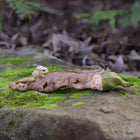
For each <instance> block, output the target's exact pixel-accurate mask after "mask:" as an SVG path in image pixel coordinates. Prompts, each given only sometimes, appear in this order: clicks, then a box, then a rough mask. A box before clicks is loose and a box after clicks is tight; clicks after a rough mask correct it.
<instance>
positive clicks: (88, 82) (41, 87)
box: [9, 69, 104, 92]
mask: <svg viewBox="0 0 140 140" xmlns="http://www.w3.org/2000/svg"><path fill="white" fill-rule="evenodd" d="M103 71H104V70H102V69H100V70H87V71H86V70H79V71H76V70H70V71H55V72H48V73H47V74H46V75H45V76H44V77H40V78H37V79H35V78H33V77H30V78H24V79H21V80H19V81H17V82H12V83H10V84H9V87H10V88H12V89H15V90H19V91H29V90H35V91H39V92H51V91H54V90H57V89H60V88H63V87H72V88H75V89H87V88H90V89H98V90H102V88H103V87H102V80H101V76H100V74H101V73H102V72H103Z"/></svg>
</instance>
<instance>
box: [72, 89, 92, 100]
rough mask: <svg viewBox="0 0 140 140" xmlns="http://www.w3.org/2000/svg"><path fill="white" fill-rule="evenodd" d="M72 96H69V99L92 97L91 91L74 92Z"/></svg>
mask: <svg viewBox="0 0 140 140" xmlns="http://www.w3.org/2000/svg"><path fill="white" fill-rule="evenodd" d="M72 93H73V94H72V95H71V96H70V98H79V97H83V96H90V95H92V93H93V91H92V90H75V91H74V92H72Z"/></svg>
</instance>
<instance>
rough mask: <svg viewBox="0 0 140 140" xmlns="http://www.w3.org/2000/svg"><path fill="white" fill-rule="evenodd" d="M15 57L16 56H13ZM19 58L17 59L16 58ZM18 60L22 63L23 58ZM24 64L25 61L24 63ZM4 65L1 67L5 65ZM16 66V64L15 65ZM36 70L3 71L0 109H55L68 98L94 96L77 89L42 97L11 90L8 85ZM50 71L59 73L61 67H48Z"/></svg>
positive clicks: (19, 68) (10, 69) (17, 69)
mask: <svg viewBox="0 0 140 140" xmlns="http://www.w3.org/2000/svg"><path fill="white" fill-rule="evenodd" d="M13 57H14V56H13ZM0 58H2V59H1V60H2V62H6V61H7V58H6V56H4V55H0ZM16 58H17V57H16ZM16 58H8V60H9V61H10V62H13V63H14V60H15V61H16V60H17V59H16ZM18 60H20V61H22V58H20V57H18ZM23 60H24V59H23ZM22 62H23V61H22ZM4 64H5V63H2V64H1V65H4ZM14 64H15V63H14ZM34 69H35V68H23V67H22V66H20V67H18V68H14V67H12V66H11V67H10V66H7V67H5V69H2V70H1V73H0V90H1V91H0V92H1V93H0V108H1V107H3V106H8V107H11V108H13V107H21V108H28V107H33V108H36V107H41V108H48V109H50V108H54V107H57V106H58V105H57V104H56V103H57V102H59V101H63V100H64V99H66V98H69V97H70V98H78V97H82V96H88V95H91V94H92V90H75V89H60V90H57V91H55V92H51V93H47V94H44V95H40V94H38V93H36V92H33V91H28V92H19V91H15V90H11V89H9V87H8V84H9V83H10V82H12V81H15V80H17V79H20V78H22V77H30V76H32V75H31V73H32V72H33V71H34ZM48 69H49V71H59V70H61V67H60V66H54V67H53V66H51V65H50V66H48Z"/></svg>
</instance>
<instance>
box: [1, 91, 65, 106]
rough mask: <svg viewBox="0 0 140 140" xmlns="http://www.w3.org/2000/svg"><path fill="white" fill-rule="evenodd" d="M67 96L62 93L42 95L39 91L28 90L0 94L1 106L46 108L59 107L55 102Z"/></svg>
mask: <svg viewBox="0 0 140 140" xmlns="http://www.w3.org/2000/svg"><path fill="white" fill-rule="evenodd" d="M64 99H65V97H64V96H62V95H59V96H51V94H45V95H40V94H38V93H34V92H33V91H28V92H19V91H14V90H9V91H7V92H5V93H3V95H1V96H0V107H3V106H8V107H22V108H27V107H33V108H36V107H43V108H44V107H45V108H48V109H50V108H53V107H57V104H54V103H56V102H58V101H62V100H64Z"/></svg>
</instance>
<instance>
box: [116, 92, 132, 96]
mask: <svg viewBox="0 0 140 140" xmlns="http://www.w3.org/2000/svg"><path fill="white" fill-rule="evenodd" d="M118 93H119V94H120V95H122V96H129V95H130V94H129V93H126V92H124V91H118Z"/></svg>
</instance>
